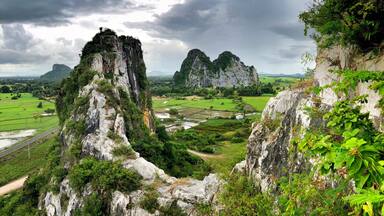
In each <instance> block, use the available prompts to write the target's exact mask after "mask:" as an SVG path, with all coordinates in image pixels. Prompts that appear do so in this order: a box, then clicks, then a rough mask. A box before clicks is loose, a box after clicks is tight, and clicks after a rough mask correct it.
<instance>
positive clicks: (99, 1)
mask: <svg viewBox="0 0 384 216" xmlns="http://www.w3.org/2000/svg"><path fill="white" fill-rule="evenodd" d="M141 7H142V6H136V5H134V4H132V3H130V2H129V1H128V0H2V1H1V4H0V23H3V24H4V23H34V24H41V25H55V24H59V23H61V24H62V23H68V22H69V18H71V17H74V16H76V15H78V14H92V13H100V12H111V11H124V10H127V9H138V8H139V9H140V8H141Z"/></svg>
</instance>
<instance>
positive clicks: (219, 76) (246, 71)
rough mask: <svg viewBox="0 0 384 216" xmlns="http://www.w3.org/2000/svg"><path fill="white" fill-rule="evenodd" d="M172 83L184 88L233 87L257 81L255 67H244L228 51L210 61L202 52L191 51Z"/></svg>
mask: <svg viewBox="0 0 384 216" xmlns="http://www.w3.org/2000/svg"><path fill="white" fill-rule="evenodd" d="M173 81H174V84H175V85H177V86H185V87H233V86H250V85H256V84H258V82H259V79H258V75H257V72H256V69H255V67H253V66H246V65H245V64H244V63H243V62H241V61H240V58H239V57H238V56H236V55H235V54H233V53H232V52H230V51H224V52H222V53H221V54H220V55H219V56H218V57H217V59H215V60H214V61H211V60H210V58H209V57H208V56H207V55H206V54H205V53H204V52H203V51H201V50H199V49H192V50H190V51H189V52H188V54H187V57H186V58H185V59H184V61H183V63H182V65H181V68H180V71H177V72H176V73H175V74H174V76H173Z"/></svg>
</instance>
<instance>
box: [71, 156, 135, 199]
mask: <svg viewBox="0 0 384 216" xmlns="http://www.w3.org/2000/svg"><path fill="white" fill-rule="evenodd" d="M68 176H69V181H70V185H71V187H72V188H74V189H75V190H77V191H81V190H82V189H83V188H84V186H85V185H86V184H88V183H90V184H91V185H92V188H94V189H95V190H97V191H113V190H119V191H124V192H131V191H134V190H137V189H138V188H139V187H140V185H141V183H140V180H141V177H140V176H139V175H138V174H137V173H135V172H133V171H131V170H128V169H125V168H124V167H123V166H122V165H121V164H120V163H112V162H110V161H102V160H97V159H95V158H84V159H83V160H81V162H80V163H79V164H76V165H75V166H73V167H72V168H71V170H70V171H69V173H68Z"/></svg>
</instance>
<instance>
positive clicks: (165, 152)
mask: <svg viewBox="0 0 384 216" xmlns="http://www.w3.org/2000/svg"><path fill="white" fill-rule="evenodd" d="M132 147H133V148H134V149H135V151H137V152H139V153H140V155H141V156H142V157H144V158H145V159H147V160H148V161H150V162H152V163H154V164H156V165H157V166H158V167H160V168H161V169H163V170H165V172H167V173H168V174H170V175H172V176H175V177H186V176H193V177H195V178H199V179H201V178H203V177H204V176H205V175H207V174H208V173H209V171H210V167H209V166H208V165H206V164H205V163H204V161H203V160H202V159H200V158H198V157H196V156H192V155H190V154H189V153H188V152H187V147H186V146H185V144H181V143H177V142H173V141H171V140H166V141H160V140H159V139H158V138H157V137H153V136H144V137H142V138H141V139H140V140H137V141H136V142H134V143H132Z"/></svg>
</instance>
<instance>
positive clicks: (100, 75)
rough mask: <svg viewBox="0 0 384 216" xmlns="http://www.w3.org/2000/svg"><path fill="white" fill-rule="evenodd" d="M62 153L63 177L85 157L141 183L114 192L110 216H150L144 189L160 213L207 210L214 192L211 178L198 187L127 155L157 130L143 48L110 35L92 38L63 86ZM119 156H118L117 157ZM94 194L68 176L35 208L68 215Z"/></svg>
mask: <svg viewBox="0 0 384 216" xmlns="http://www.w3.org/2000/svg"><path fill="white" fill-rule="evenodd" d="M57 106H58V107H57V109H58V114H59V116H60V122H61V124H62V125H63V127H62V131H61V134H60V137H61V142H62V149H61V152H62V153H61V155H62V157H61V161H62V163H63V164H64V168H65V169H66V170H71V168H72V167H73V166H75V165H76V164H81V163H82V161H83V159H84V158H87V157H90V156H91V157H93V158H95V159H97V160H104V161H114V162H116V163H119V164H121V165H122V166H123V167H124V168H125V169H128V170H132V171H134V172H135V173H137V174H138V175H139V176H140V178H141V179H142V184H143V186H142V188H139V189H138V190H135V191H133V192H125V191H119V190H115V191H113V192H112V193H111V194H110V196H109V198H108V200H107V202H108V204H107V207H106V209H109V210H108V211H109V212H108V214H110V215H130V216H133V215H137V216H139V215H140V216H141V215H153V214H158V213H159V212H158V210H156V212H154V213H149V212H148V211H147V210H144V209H143V208H142V207H141V205H140V202H141V200H142V198H143V197H144V195H145V191H144V188H145V187H146V186H150V185H152V186H153V185H156V186H154V187H155V190H156V191H157V192H158V193H159V196H158V197H157V198H156V200H157V202H158V203H159V205H160V206H168V205H170V204H171V203H176V205H177V206H178V207H179V208H181V209H182V210H183V211H184V212H186V213H188V214H194V209H195V204H197V203H210V202H212V200H213V198H214V195H215V193H216V191H217V190H218V187H219V180H218V178H217V177H216V176H215V175H214V174H211V175H209V176H207V177H205V178H204V180H202V181H198V180H193V179H183V180H178V179H176V178H174V177H171V176H168V175H167V174H165V173H164V171H163V170H161V169H159V168H158V167H156V166H155V165H154V164H152V163H150V162H148V161H147V160H146V159H145V158H143V157H140V155H139V154H138V153H137V152H135V151H134V150H133V149H132V148H131V142H132V140H138V139H140V138H142V137H143V136H148V135H149V134H151V133H153V132H154V131H155V126H154V118H153V111H152V108H151V98H150V94H149V91H148V85H147V79H146V74H145V64H144V61H143V56H142V50H141V43H140V41H139V40H137V39H134V38H132V37H127V36H120V37H118V36H116V34H115V33H114V32H112V31H111V30H105V31H102V32H100V33H99V34H97V35H96V36H95V37H94V38H93V40H92V41H90V42H88V43H87V45H86V46H85V47H84V49H83V54H82V57H81V63H80V64H79V65H78V66H77V67H76V68H75V69H74V71H73V72H72V73H71V76H70V77H69V78H68V79H67V80H66V81H65V82H64V83H63V86H62V91H61V92H60V95H59V97H58V99H57ZM119 149H120V150H121V149H123V150H125V151H124V154H116V150H119ZM94 192H95V188H93V187H92V185H91V184H87V185H86V186H85V187H84V189H82V190H81V191H80V192H79V191H76V190H75V189H74V188H73V187H72V186H71V184H70V181H69V177H68V176H65V175H64V176H62V178H61V179H60V182H58V191H48V192H46V193H45V194H43V195H42V196H41V200H40V208H41V209H43V210H44V211H45V212H46V214H47V215H49V216H53V215H74V214H75V212H76V211H77V210H78V209H81V208H83V207H84V205H85V201H84V199H85V198H86V197H88V196H90V194H92V193H94Z"/></svg>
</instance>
